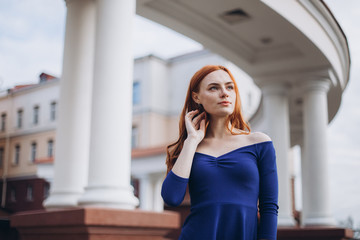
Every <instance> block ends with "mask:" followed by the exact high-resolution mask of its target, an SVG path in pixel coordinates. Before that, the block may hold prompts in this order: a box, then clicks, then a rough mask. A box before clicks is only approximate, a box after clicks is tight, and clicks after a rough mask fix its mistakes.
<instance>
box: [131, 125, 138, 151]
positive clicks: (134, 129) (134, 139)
mask: <svg viewBox="0 0 360 240" xmlns="http://www.w3.org/2000/svg"><path fill="white" fill-rule="evenodd" d="M138 134H139V131H138V127H137V126H133V127H132V131H131V148H136V147H137V142H138Z"/></svg>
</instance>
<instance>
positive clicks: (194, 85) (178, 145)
mask: <svg viewBox="0 0 360 240" xmlns="http://www.w3.org/2000/svg"><path fill="white" fill-rule="evenodd" d="M217 70H223V71H225V72H227V73H228V74H229V76H230V78H231V80H232V81H233V83H234V90H235V93H236V101H235V108H234V112H233V113H232V114H230V115H229V116H228V118H227V119H226V123H225V124H226V127H227V129H228V130H229V131H230V132H231V134H233V135H237V134H249V133H250V131H251V130H250V126H249V125H248V124H247V123H246V122H245V120H244V118H243V116H242V113H241V100H240V95H239V89H238V87H237V84H236V82H235V79H234V76H233V75H232V74H231V72H230V71H229V70H228V69H227V68H226V67H224V66H219V65H206V66H204V67H202V68H201V69H200V70H199V71H197V72H196V73H195V74H194V76H193V77H192V78H191V80H190V84H189V88H188V91H187V94H186V99H185V104H184V108H183V110H182V112H181V115H180V121H179V138H178V140H177V141H176V142H174V143H172V144H170V145H169V146H167V150H166V153H167V157H166V165H167V173H168V172H169V171H170V170H171V169H172V167H173V166H174V164H175V162H176V159H177V158H178V157H179V155H180V152H181V150H182V148H183V145H184V141H185V139H186V138H187V131H186V127H185V115H186V112H190V111H193V110H196V109H199V105H198V104H197V103H196V102H195V101H194V100H193V98H192V92H196V93H198V92H199V87H200V83H201V81H202V80H203V79H204V78H205V77H206V76H207V75H208V74H209V73H211V72H214V71H217ZM206 115H207V113H206ZM206 119H209V117H208V116H206ZM229 123H231V127H230V128H229ZM208 125H209V121H208V120H207V122H206V125H205V136H206V129H207V127H208ZM234 128H237V129H241V130H245V131H246V132H245V133H235V132H234V131H233V129H234Z"/></svg>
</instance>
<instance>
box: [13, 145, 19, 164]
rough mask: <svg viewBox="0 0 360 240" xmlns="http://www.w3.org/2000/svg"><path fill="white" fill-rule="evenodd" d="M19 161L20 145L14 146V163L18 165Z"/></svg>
mask: <svg viewBox="0 0 360 240" xmlns="http://www.w3.org/2000/svg"><path fill="white" fill-rule="evenodd" d="M19 162H20V145H16V146H15V158H14V164H15V165H18V164H19Z"/></svg>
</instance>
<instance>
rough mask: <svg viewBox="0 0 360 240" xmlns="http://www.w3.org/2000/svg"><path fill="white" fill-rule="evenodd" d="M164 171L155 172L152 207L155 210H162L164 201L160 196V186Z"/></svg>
mask: <svg viewBox="0 0 360 240" xmlns="http://www.w3.org/2000/svg"><path fill="white" fill-rule="evenodd" d="M164 175H165V173H161V174H157V176H156V178H155V181H154V208H153V210H154V211H156V212H162V211H164V201H163V199H162V197H161V187H162V183H163V181H164Z"/></svg>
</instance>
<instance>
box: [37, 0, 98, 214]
mask: <svg viewBox="0 0 360 240" xmlns="http://www.w3.org/2000/svg"><path fill="white" fill-rule="evenodd" d="M66 5H67V16H66V32H65V44H64V60H63V71H62V76H61V81H60V98H59V110H58V116H59V117H58V120H57V131H56V143H55V144H56V153H55V154H56V155H55V163H54V168H55V170H54V171H55V173H54V181H53V184H52V186H51V192H50V197H49V198H48V199H47V200H46V201H45V202H44V206H45V207H47V208H52V207H71V206H76V205H77V201H78V198H79V196H80V195H81V194H82V193H83V191H84V187H85V185H86V182H87V173H88V159H89V142H90V141H89V139H90V110H91V91H92V79H93V59H94V37H95V3H94V2H93V1H91V0H67V1H66Z"/></svg>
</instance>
